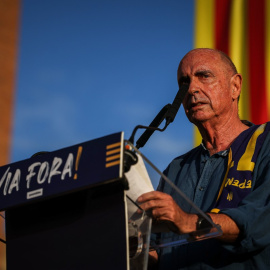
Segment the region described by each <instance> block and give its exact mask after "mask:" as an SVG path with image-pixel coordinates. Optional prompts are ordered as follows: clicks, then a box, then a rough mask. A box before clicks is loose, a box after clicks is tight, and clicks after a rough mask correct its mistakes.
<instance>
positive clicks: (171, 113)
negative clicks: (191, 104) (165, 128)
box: [165, 85, 189, 125]
mask: <svg viewBox="0 0 270 270" xmlns="http://www.w3.org/2000/svg"><path fill="white" fill-rule="evenodd" d="M188 88H189V87H188V85H182V86H181V87H180V88H179V90H178V92H177V94H176V96H175V98H174V101H173V103H172V105H171V107H170V108H169V110H168V112H167V114H166V117H165V118H166V125H169V124H170V123H172V122H173V121H174V118H175V116H176V114H177V112H178V110H179V108H180V106H181V103H182V102H183V100H184V98H185V95H186V93H187V91H188Z"/></svg>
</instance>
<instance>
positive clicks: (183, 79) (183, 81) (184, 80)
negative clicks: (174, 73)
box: [178, 78, 190, 86]
mask: <svg viewBox="0 0 270 270" xmlns="http://www.w3.org/2000/svg"><path fill="white" fill-rule="evenodd" d="M178 83H179V86H180V85H187V84H189V83H190V79H189V78H181V79H180V80H179V81H178Z"/></svg>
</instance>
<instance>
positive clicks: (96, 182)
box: [0, 132, 221, 270]
mask: <svg viewBox="0 0 270 270" xmlns="http://www.w3.org/2000/svg"><path fill="white" fill-rule="evenodd" d="M123 137H124V135H123V132H119V133H115V134H112V135H108V136H105V137H102V138H98V139H95V140H91V141H88V142H84V143H81V144H77V145H73V146H71V147H67V148H63V149H60V150H57V151H53V152H46V153H40V154H36V155H34V156H33V157H31V158H29V159H26V160H23V161H19V162H15V163H12V164H8V165H6V166H3V167H1V168H0V211H3V210H5V211H6V214H5V216H6V245H7V270H15V269H16V270H17V269H28V270H32V269H33V270H34V269H35V270H36V269H39V270H43V269H44V270H48V269H50V270H51V269H57V270H61V269H65V270H66V269H72V270H73V269H80V270H83V269H99V270H102V269H118V270H121V269H123V270H126V269H127V270H129V269H130V270H146V269H147V261H148V252H149V248H151V249H158V248H163V247H166V246H168V245H180V244H186V243H188V242H190V241H197V240H201V239H206V238H209V237H215V236H217V235H220V234H221V230H220V229H219V228H218V227H217V226H216V225H215V224H211V225H212V226H211V229H209V230H207V232H202V233H200V232H196V235H195V236H194V235H193V236H192V237H190V235H188V236H183V237H182V238H181V240H177V241H172V240H170V239H165V241H163V242H159V243H155V244H153V245H152V246H151V247H150V234H151V226H152V219H151V217H149V216H148V215H147V214H146V213H145V212H143V213H142V214H136V215H135V214H134V213H135V212H136V209H137V207H139V206H138V205H137V204H136V202H135V201H134V200H132V199H130V198H129V197H128V196H127V190H128V189H129V182H128V181H127V179H126V177H125V171H126V170H127V169H126V167H125V165H126V163H125V159H124V156H125V144H126V142H125V141H124V138H123ZM132 152H133V153H134V154H135V155H141V156H142V157H143V159H144V160H145V161H146V163H148V165H150V167H152V168H153V169H154V170H155V171H156V172H157V173H158V174H159V176H161V177H163V178H164V179H165V180H167V181H169V179H166V176H164V175H163V174H162V173H161V172H159V171H158V169H157V168H155V166H154V165H153V164H151V162H150V161H149V160H147V158H145V157H144V156H143V155H142V154H141V153H140V152H139V151H138V150H137V149H136V148H133V149H132ZM176 188H177V187H176ZM179 192H180V196H184V195H183V194H181V191H179ZM189 203H190V204H192V202H189ZM194 207H195V206H194ZM195 209H196V207H195ZM130 210H132V211H130ZM197 210H198V212H200V209H197ZM130 212H131V213H133V215H130ZM201 214H202V215H204V213H201ZM134 216H136V219H134ZM206 218H207V217H206Z"/></svg>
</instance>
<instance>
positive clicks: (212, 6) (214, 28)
mask: <svg viewBox="0 0 270 270" xmlns="http://www.w3.org/2000/svg"><path fill="white" fill-rule="evenodd" d="M194 33H195V39H194V41H195V42H194V47H195V48H205V47H208V48H215V49H218V50H221V51H223V52H225V53H226V54H228V55H229V56H230V57H231V59H232V61H233V62H234V63H235V65H236V67H237V69H238V72H240V73H242V75H243V78H244V81H243V89H242V94H241V98H240V102H239V115H240V118H241V119H245V120H249V121H251V122H253V123H254V124H261V123H264V122H266V121H268V119H269V118H270V1H269V0H195V31H194ZM200 142H201V137H200V135H199V133H198V131H197V130H196V131H195V144H196V145H198V144H199V143H200Z"/></svg>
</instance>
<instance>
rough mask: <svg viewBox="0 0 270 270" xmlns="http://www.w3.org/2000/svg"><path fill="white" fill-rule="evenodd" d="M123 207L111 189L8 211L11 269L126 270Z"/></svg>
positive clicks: (120, 191) (121, 197)
mask: <svg viewBox="0 0 270 270" xmlns="http://www.w3.org/2000/svg"><path fill="white" fill-rule="evenodd" d="M123 202H124V191H123V188H122V187H120V188H119V185H118V186H117V185H115V184H114V185H113V184H112V185H106V188H105V187H104V186H103V187H99V188H94V189H88V190H83V191H79V192H75V193H72V194H69V195H65V196H61V197H57V198H53V199H49V200H44V201H41V202H38V203H35V204H29V205H25V206H21V207H17V208H15V209H9V210H7V211H6V222H7V224H8V226H7V228H6V238H7V269H9V270H15V269H16V270H17V269H28V270H37V269H39V270H48V269H57V270H60V269H65V270H66V269H72V270H74V269H80V270H83V269H119V270H121V269H127V264H128V262H127V246H128V244H127V236H126V220H125V216H126V215H125V204H124V203H123Z"/></svg>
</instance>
